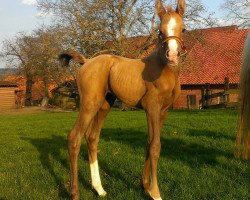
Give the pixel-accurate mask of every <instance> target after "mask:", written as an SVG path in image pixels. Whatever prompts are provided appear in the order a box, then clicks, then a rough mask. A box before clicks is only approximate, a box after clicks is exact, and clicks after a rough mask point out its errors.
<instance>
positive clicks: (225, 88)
mask: <svg viewBox="0 0 250 200" xmlns="http://www.w3.org/2000/svg"><path fill="white" fill-rule="evenodd" d="M229 89H230V87H229V78H228V77H225V79H224V92H225V93H226V92H227V91H228V90H229ZM228 102H230V99H229V94H225V101H224V103H225V104H227V103H228Z"/></svg>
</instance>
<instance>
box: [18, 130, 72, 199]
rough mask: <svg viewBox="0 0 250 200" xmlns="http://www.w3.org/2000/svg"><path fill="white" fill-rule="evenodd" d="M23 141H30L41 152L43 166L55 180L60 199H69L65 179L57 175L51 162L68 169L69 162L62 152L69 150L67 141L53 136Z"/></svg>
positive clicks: (26, 138) (23, 138)
mask: <svg viewBox="0 0 250 200" xmlns="http://www.w3.org/2000/svg"><path fill="white" fill-rule="evenodd" d="M21 139H22V140H25V141H28V142H29V143H30V144H32V145H33V146H34V147H35V148H36V149H37V151H38V152H39V154H40V155H39V158H40V161H41V164H42V166H43V168H44V169H45V170H47V171H48V172H49V173H50V174H51V176H52V177H53V178H54V181H55V184H56V186H58V189H59V191H58V197H59V198H69V197H70V196H69V193H68V190H67V188H66V187H65V185H64V181H63V178H62V177H61V176H60V174H57V173H56V170H55V166H53V163H52V162H51V158H53V159H54V160H56V161H57V162H59V163H60V164H61V166H63V167H65V168H68V160H67V159H65V158H64V157H62V156H61V150H66V149H67V140H66V138H64V137H62V136H55V135H52V137H51V138H28V137H21Z"/></svg>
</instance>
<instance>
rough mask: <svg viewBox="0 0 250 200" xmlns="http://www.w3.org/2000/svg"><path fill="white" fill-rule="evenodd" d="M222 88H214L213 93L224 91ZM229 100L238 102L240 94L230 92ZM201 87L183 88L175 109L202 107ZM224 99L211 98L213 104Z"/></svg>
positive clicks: (174, 105) (174, 106)
mask: <svg viewBox="0 0 250 200" xmlns="http://www.w3.org/2000/svg"><path fill="white" fill-rule="evenodd" d="M223 91H224V90H222V89H214V90H212V93H213V94H214V93H218V92H223ZM228 97H229V99H228V100H229V102H231V103H232V102H238V100H239V96H238V94H229V96H228ZM201 99H202V95H201V89H194V90H182V91H181V95H180V97H179V98H178V99H177V101H176V102H175V103H174V104H173V108H174V109H201V105H202V104H201V103H202V102H201ZM223 101H224V99H223V97H216V98H213V99H211V100H210V102H209V103H210V104H211V105H216V104H220V103H222V102H223Z"/></svg>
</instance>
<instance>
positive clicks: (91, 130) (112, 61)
mask: <svg viewBox="0 0 250 200" xmlns="http://www.w3.org/2000/svg"><path fill="white" fill-rule="evenodd" d="M156 10H157V14H158V16H159V18H160V21H161V23H160V26H159V43H158V46H157V48H156V50H155V51H154V52H153V53H152V54H151V55H149V56H148V57H146V58H143V59H128V58H124V57H119V56H114V55H100V56H97V57H94V58H91V59H87V58H85V57H84V56H83V55H81V54H79V53H77V52H75V51H67V52H64V53H62V54H61V55H60V56H59V58H60V59H61V60H62V61H64V64H65V65H68V64H69V61H70V59H74V60H76V61H77V62H79V63H81V64H82V67H81V68H80V69H79V70H78V72H77V85H78V91H79V95H80V112H79V115H78V118H77V120H76V123H75V125H74V127H73V129H72V130H71V132H70V133H69V135H68V150H69V157H70V187H71V197H72V199H79V191H78V154H79V151H80V146H81V141H82V138H83V136H84V137H85V139H86V142H87V147H88V155H89V161H90V170H91V179H92V186H93V188H94V189H95V190H96V191H97V193H98V194H99V195H100V196H105V195H106V192H105V190H104V189H103V187H102V184H101V179H100V175H99V167H98V160H97V146H98V141H99V136H100V132H101V128H102V126H103V123H104V120H105V118H106V116H107V114H108V112H109V111H110V107H111V106H112V104H113V103H114V101H115V99H116V98H118V99H120V100H121V101H122V102H124V103H125V104H128V105H130V106H137V107H140V108H143V109H144V110H145V112H146V116H147V123H148V145H147V154H146V160H145V165H144V170H143V176H142V184H143V187H144V189H145V191H146V192H147V193H148V194H149V195H150V197H151V198H152V199H155V200H156V199H157V200H161V195H160V191H159V188H158V182H157V163H158V159H159V155H160V150H161V142H160V131H161V128H162V126H163V121H164V119H165V116H166V112H167V109H168V108H169V107H170V106H171V105H172V104H173V102H175V101H176V99H177V98H178V96H179V94H180V80H179V71H180V68H179V65H178V60H179V55H180V52H181V51H183V50H184V49H185V47H184V44H183V41H182V39H181V37H182V30H183V26H184V25H183V14H184V11H185V0H178V4H177V9H176V10H174V9H172V8H171V7H168V8H167V9H165V8H164V6H163V5H162V2H161V1H160V0H156Z"/></svg>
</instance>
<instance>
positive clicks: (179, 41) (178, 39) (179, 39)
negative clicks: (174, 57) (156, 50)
mask: <svg viewBox="0 0 250 200" xmlns="http://www.w3.org/2000/svg"><path fill="white" fill-rule="evenodd" d="M169 40H176V41H177V42H178V43H179V44H180V46H181V49H182V51H183V53H182V54H180V56H184V55H185V54H186V53H187V49H186V47H185V45H184V42H183V40H182V39H181V38H179V37H177V36H168V37H167V38H165V39H164V40H163V41H162V44H164V43H167V42H168V41H169Z"/></svg>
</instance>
